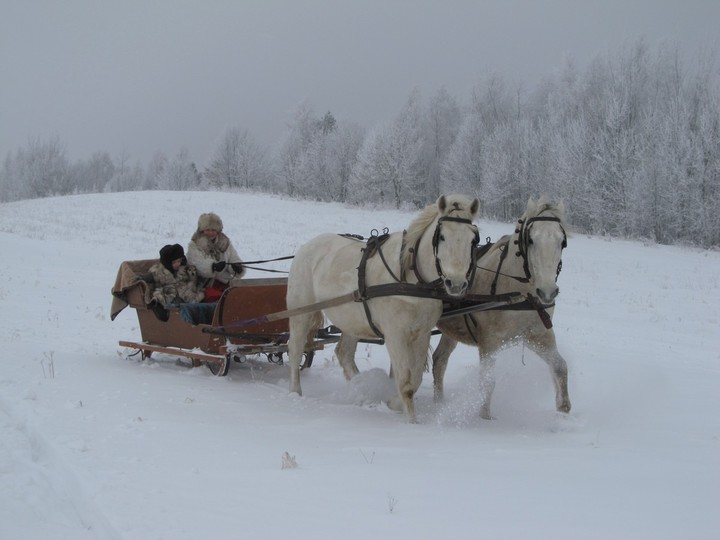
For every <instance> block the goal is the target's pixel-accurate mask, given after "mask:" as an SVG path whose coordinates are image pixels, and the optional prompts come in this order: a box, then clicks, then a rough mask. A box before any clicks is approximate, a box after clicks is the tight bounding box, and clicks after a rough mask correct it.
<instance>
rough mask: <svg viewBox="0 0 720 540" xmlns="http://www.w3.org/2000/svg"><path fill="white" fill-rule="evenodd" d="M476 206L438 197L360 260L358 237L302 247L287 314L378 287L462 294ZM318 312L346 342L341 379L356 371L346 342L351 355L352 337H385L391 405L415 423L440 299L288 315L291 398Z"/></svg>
mask: <svg viewBox="0 0 720 540" xmlns="http://www.w3.org/2000/svg"><path fill="white" fill-rule="evenodd" d="M479 206H480V203H479V201H478V200H477V199H473V200H471V199H469V198H467V197H464V196H461V195H449V196H442V197H440V198H439V199H438V200H437V202H436V203H435V204H432V205H429V206H428V207H427V208H425V209H424V210H423V211H422V212H421V213H420V215H419V216H418V217H417V218H416V219H415V220H414V221H413V222H412V223H411V224H410V226H409V227H408V229H407V231H406V232H396V233H392V234H390V235H389V237H388V238H387V240H385V241H384V242H383V243H382V244H381V245H380V246H379V247H376V248H375V249H373V250H371V251H372V255H370V252H368V255H369V256H368V257H366V258H364V257H363V253H364V252H365V251H366V250H368V249H369V244H368V245H367V246H366V244H365V243H364V242H360V241H358V239H354V238H348V237H346V236H340V235H336V234H324V235H320V236H318V237H316V238H315V239H313V240H311V241H310V242H308V243H307V244H305V245H303V246H302V247H301V248H300V249H299V250H298V252H297V253H296V254H295V258H294V259H293V263H292V266H291V267H290V275H289V277H288V290H287V307H288V310H292V309H296V308H302V307H303V306H311V305H312V304H315V303H318V302H320V303H323V302H326V303H327V301H328V300H331V299H334V298H340V297H342V296H345V295H348V294H349V293H352V292H353V291H359V292H360V293H362V292H363V290H364V289H366V288H367V287H373V286H377V285H382V284H395V285H405V286H406V287H407V283H428V281H433V282H434V283H435V287H434V290H435V291H438V289H440V290H442V291H443V292H444V293H446V294H447V295H449V296H452V297H461V296H463V295H464V294H465V292H466V291H467V288H468V284H469V277H470V275H471V273H472V271H473V270H474V268H473V266H474V264H475V260H474V253H475V245H476V243H477V237H478V232H477V228H476V227H475V225H473V224H472V221H473V220H474V219H475V218H476V217H477V212H478V208H479ZM363 267H365V271H364V272H363V270H362V269H363ZM434 278H437V279H434ZM430 288H431V287H427V286H426V289H430ZM323 312H324V314H325V315H326V316H327V318H328V319H330V321H332V323H333V324H334V325H335V326H337V327H339V328H340V329H341V330H342V332H343V336H344V337H343V340H344V341H345V344H341V346H340V347H339V349H340V350H338V349H336V354H337V355H338V359H339V360H340V363H341V365H342V367H343V370H344V372H345V375H346V377H347V378H350V377H351V376H352V374H354V373H357V368H356V367H355V362H354V359H352V357H351V358H350V359H349V360H350V363H348V359H347V357H345V356H343V352H342V350H343V349H345V350H349V349H350V347H348V344H352V345H351V349H352V352H354V350H355V346H356V345H357V340H358V339H362V338H365V339H377V338H378V337H379V336H382V337H383V338H384V340H385V344H386V345H387V348H388V353H389V356H390V361H391V369H392V371H393V373H394V375H395V382H396V386H397V390H398V396H396V397H395V398H393V399H392V400H391V401H390V403H389V405H390V407H391V408H393V409H396V410H404V411H405V413H406V414H407V418H408V421H409V422H412V423H414V422H415V421H416V416H415V404H414V395H415V392H416V391H417V389H418V387H419V386H420V383H421V381H422V373H423V370H424V366H425V364H426V359H427V351H428V349H429V346H430V332H431V331H432V329H433V327H434V326H435V324H436V323H437V321H438V319H439V318H440V315H441V314H442V300H440V299H438V297H437V296H435V297H417V296H398V295H392V296H380V297H373V298H370V299H367V300H366V301H362V302H361V301H358V302H353V301H348V302H344V303H341V304H340V305H337V306H333V307H325V308H324V309H323V310H322V312H321V311H314V312H311V313H303V314H299V315H295V316H291V317H290V338H289V341H288V362H289V365H290V392H291V393H292V392H296V393H298V394H301V388H300V359H301V357H302V355H303V352H304V350H305V349H306V347H309V345H310V344H311V343H312V339H313V338H314V336H315V335H316V332H317V330H318V328H320V326H321V325H322V323H323ZM353 368H354V369H353Z"/></svg>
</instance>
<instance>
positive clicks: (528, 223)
mask: <svg viewBox="0 0 720 540" xmlns="http://www.w3.org/2000/svg"><path fill="white" fill-rule="evenodd" d="M536 221H554V222H555V223H557V224H558V226H559V227H560V230H561V231H562V233H563V241H562V244H561V245H560V248H561V249H565V248H566V247H567V233H566V232H565V228H564V227H563V226H562V222H561V221H560V218H557V217H555V216H535V217H532V218H529V219H527V220H523V219H519V220H518V223H519V224H520V226H519V227H518V228H517V229H515V232H516V233H517V235H518V239H517V240H515V244H516V245H517V247H518V251H517V252H516V253H515V255H516V256H518V257H522V259H523V270H524V271H525V278H526V281H524V282H523V283H527V282H529V281H530V277H531V275H530V266H529V263H528V259H529V257H528V248H529V247H530V244H532V243H533V241H532V238H530V229H531V228H532V225H533V223H535V222H536ZM561 270H562V259H560V260H559V261H558V265H557V271H556V272H555V281H557V279H558V277H559V276H560V271H561Z"/></svg>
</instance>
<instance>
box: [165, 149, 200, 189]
mask: <svg viewBox="0 0 720 540" xmlns="http://www.w3.org/2000/svg"><path fill="white" fill-rule="evenodd" d="M201 181H202V177H201V175H200V173H199V172H198V170H197V167H196V166H195V163H193V162H192V161H191V160H190V154H189V152H188V150H187V149H186V148H183V149H181V150H180V151H179V152H178V153H177V154H176V155H175V157H173V159H172V160H170V161H169V162H167V164H166V166H165V167H164V168H163V169H162V171H161V172H160V174H159V176H158V177H157V184H156V185H157V189H165V190H172V191H190V190H193V189H197V188H198V187H199V186H200V182H201Z"/></svg>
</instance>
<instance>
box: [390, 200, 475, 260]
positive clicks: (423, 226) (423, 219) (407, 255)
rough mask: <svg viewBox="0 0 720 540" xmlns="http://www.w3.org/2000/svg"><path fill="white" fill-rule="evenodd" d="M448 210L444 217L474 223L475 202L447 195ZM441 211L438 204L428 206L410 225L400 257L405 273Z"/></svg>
mask: <svg viewBox="0 0 720 540" xmlns="http://www.w3.org/2000/svg"><path fill="white" fill-rule="evenodd" d="M438 200H439V199H438ZM445 201H446V210H445V213H444V215H450V214H452V215H453V216H454V217H459V218H465V219H469V220H470V221H472V220H473V219H474V218H475V215H474V214H473V212H472V210H471V209H470V207H471V206H472V203H473V200H472V199H469V198H467V197H465V196H463V195H447V196H446V197H445ZM439 215H440V210H439V208H438V204H437V202H434V203H432V204H429V205H427V206H426V207H425V208H424V209H423V210H422V211H421V212H420V214H419V215H418V216H417V217H416V218H415V219H414V220H413V221H412V222H411V223H410V225H409V226H408V228H407V229H406V231H405V239H404V247H403V251H402V253H401V255H400V261H401V264H402V270H403V272H408V271H409V270H411V265H412V263H413V250H414V248H415V245H416V244H417V243H418V241H419V240H420V237H421V236H422V235H423V234H424V233H425V231H426V230H427V228H428V227H429V226H430V225H432V223H433V222H434V221H435V218H437V217H439Z"/></svg>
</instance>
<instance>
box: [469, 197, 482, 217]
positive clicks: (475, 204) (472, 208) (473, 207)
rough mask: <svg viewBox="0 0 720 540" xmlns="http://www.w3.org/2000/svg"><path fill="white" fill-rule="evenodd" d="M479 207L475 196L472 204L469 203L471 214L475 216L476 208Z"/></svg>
mask: <svg viewBox="0 0 720 540" xmlns="http://www.w3.org/2000/svg"><path fill="white" fill-rule="evenodd" d="M479 209H480V199H478V198H477V197H475V199H474V200H473V202H472V204H471V205H470V213H471V214H472V215H473V216H477V213H478V210H479Z"/></svg>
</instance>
